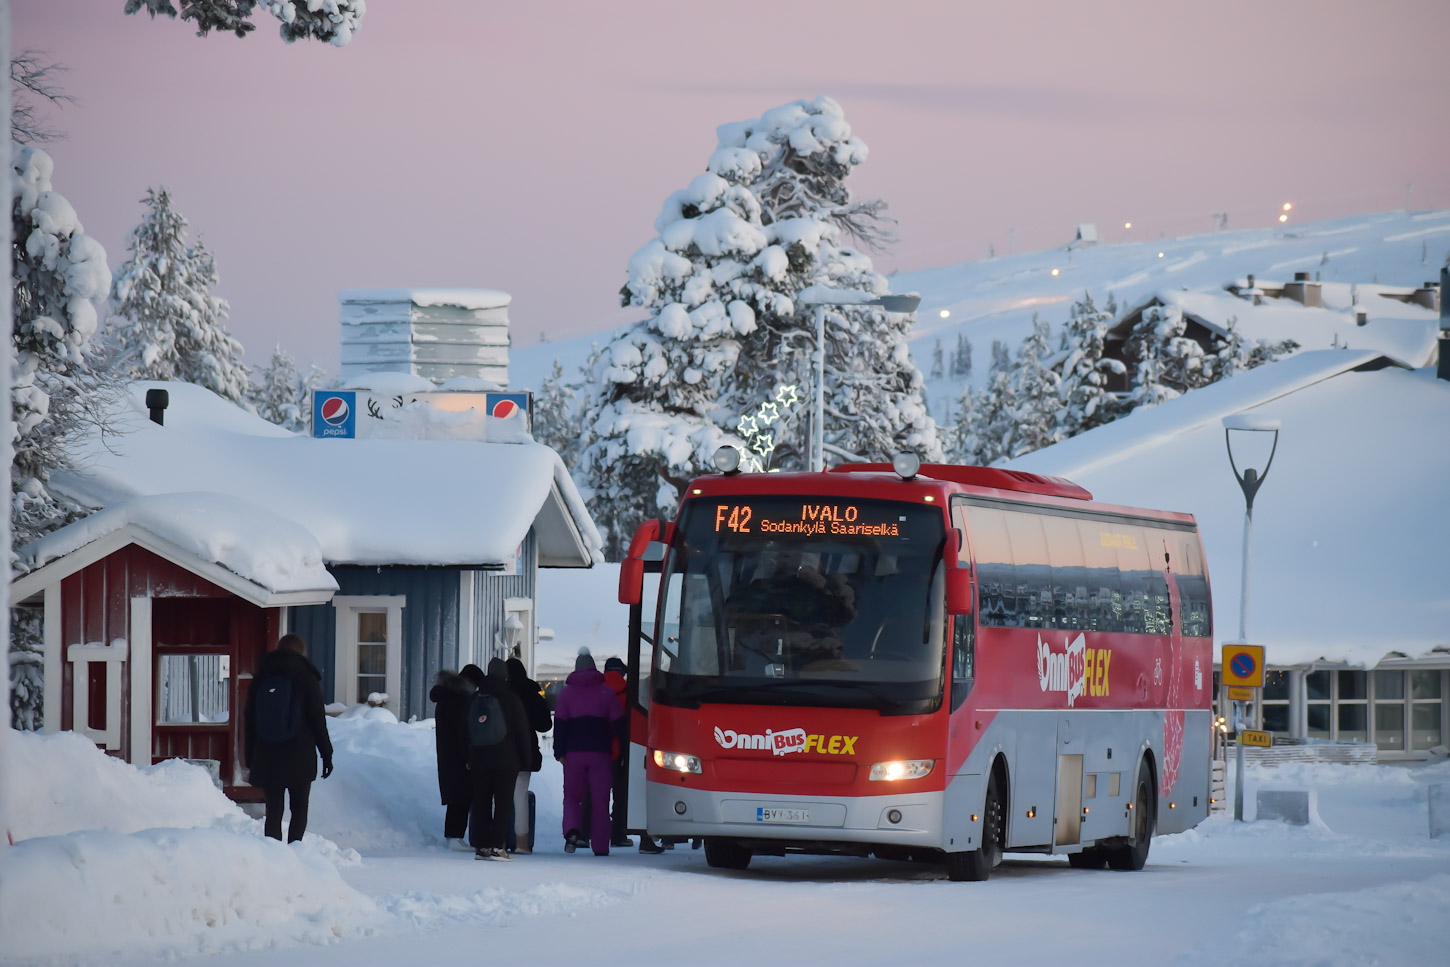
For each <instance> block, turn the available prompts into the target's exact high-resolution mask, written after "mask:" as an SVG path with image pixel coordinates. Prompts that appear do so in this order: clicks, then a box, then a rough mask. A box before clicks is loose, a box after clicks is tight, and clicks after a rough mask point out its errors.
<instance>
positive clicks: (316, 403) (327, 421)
mask: <svg viewBox="0 0 1450 967" xmlns="http://www.w3.org/2000/svg"><path fill="white" fill-rule="evenodd" d="M312 435H313V436H315V437H341V438H343V439H348V440H350V439H352V438H354V437H356V436H357V393H354V392H327V393H322V392H318V393H313V394H312Z"/></svg>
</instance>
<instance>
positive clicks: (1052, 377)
mask: <svg viewBox="0 0 1450 967" xmlns="http://www.w3.org/2000/svg"><path fill="white" fill-rule="evenodd" d="M1051 340H1052V327H1051V326H1049V325H1048V324H1047V323H1046V322H1043V321H1042V320H1041V319H1039V318H1038V317H1037V315H1036V314H1035V313H1034V314H1033V316H1032V333H1031V335H1029V336H1028V337H1027V338H1026V339H1024V340H1023V341H1022V345H1021V347H1020V348H1019V349H1018V350H1017V365H1016V367H1015V368H1014V369H1013V370H1012V379H1011V383H1010V389H1009V397H1008V398H1009V403H1008V405H1007V406H1006V407H1005V409H1006V410H1007V411H1008V412H1009V413H1010V421H1011V429H1010V432H1009V435H1008V437H1007V443H1006V448H1005V449H1006V454H1007V456H1008V457H1020V456H1022V455H1024V454H1027V453H1031V452H1032V451H1034V450H1041V449H1042V448H1043V447H1045V446H1048V445H1050V444H1053V443H1056V442H1057V441H1058V440H1061V439H1062V438H1063V429H1062V425H1061V424H1062V400H1061V397H1060V396H1059V387H1060V385H1061V382H1062V380H1061V378H1060V377H1059V376H1058V375H1057V373H1055V372H1054V371H1053V370H1052V369H1051V368H1049V367H1048V365H1047V357H1048V355H1049V353H1050V352H1051V351H1052V342H1051Z"/></svg>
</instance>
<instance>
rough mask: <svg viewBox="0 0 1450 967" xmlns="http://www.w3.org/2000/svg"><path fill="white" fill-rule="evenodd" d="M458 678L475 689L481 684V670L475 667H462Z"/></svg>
mask: <svg viewBox="0 0 1450 967" xmlns="http://www.w3.org/2000/svg"><path fill="white" fill-rule="evenodd" d="M458 677H459V678H462V679H463V680H464V681H466V682H469V683H470V684H472V685H473V687H474V688H477V687H478V686H480V685H482V684H483V669H482V668H479V667H478V666H477V665H464V666H463V667H462V668H461V669H459V672H458Z"/></svg>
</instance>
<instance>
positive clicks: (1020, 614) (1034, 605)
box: [1007, 514, 1052, 628]
mask: <svg viewBox="0 0 1450 967" xmlns="http://www.w3.org/2000/svg"><path fill="white" fill-rule="evenodd" d="M1007 536H1008V538H1009V540H1010V541H1011V543H1012V569H1013V573H1014V576H1015V577H1016V582H1015V584H1016V587H1015V591H1016V594H1015V597H1014V598H1013V599H1012V601H1011V603H1010V604H1009V607H1008V612H1007V614H1008V618H1007V624H1009V625H1011V626H1013V627H1017V628H1046V627H1048V624H1047V616H1048V612H1049V611H1050V610H1051V602H1052V569H1051V568H1050V567H1049V566H1048V563H1047V540H1046V539H1045V538H1044V537H1043V534H1042V517H1041V516H1040V515H1038V514H1008V515H1007Z"/></svg>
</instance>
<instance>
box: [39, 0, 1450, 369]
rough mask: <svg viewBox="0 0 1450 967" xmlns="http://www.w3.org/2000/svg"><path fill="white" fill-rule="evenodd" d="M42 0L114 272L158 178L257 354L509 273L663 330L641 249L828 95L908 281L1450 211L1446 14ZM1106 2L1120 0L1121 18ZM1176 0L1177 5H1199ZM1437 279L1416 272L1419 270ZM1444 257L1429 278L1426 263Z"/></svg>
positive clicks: (304, 357)
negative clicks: (1146, 245) (208, 19)
mask: <svg viewBox="0 0 1450 967" xmlns="http://www.w3.org/2000/svg"><path fill="white" fill-rule="evenodd" d="M123 6H124V4H123V2H122V0H15V2H14V3H13V4H12V10H13V17H14V26H13V41H12V42H13V43H14V45H15V47H16V48H17V49H23V48H27V47H33V48H40V49H42V50H44V51H47V52H48V53H49V54H50V56H51V57H53V58H54V59H55V60H58V61H60V62H62V63H64V64H66V65H68V66H69V67H70V68H71V71H70V73H69V75H68V76H67V77H66V79H65V81H66V85H67V86H68V88H69V89H70V91H71V92H72V93H73V94H75V95H76V96H77V97H78V98H79V99H80V104H79V105H77V106H73V107H70V108H67V109H65V110H63V111H59V112H53V113H52V114H51V115H50V117H49V120H50V122H51V123H52V125H53V126H55V127H57V128H60V129H62V130H64V131H66V132H67V133H68V135H69V137H68V140H66V141H64V142H61V143H59V144H54V145H51V146H49V148H48V150H50V152H51V153H52V155H53V156H54V157H55V161H56V171H55V186H56V188H57V190H59V191H60V192H61V193H62V194H64V195H65V196H66V197H67V198H69V199H70V201H71V202H72V203H73V204H74V206H75V208H76V210H77V212H78V213H79V214H80V217H81V219H82V221H83V222H84V223H85V225H86V228H87V230H88V231H89V232H90V233H91V234H93V235H95V236H96V237H97V238H99V239H100V241H101V242H102V243H103V244H104V245H105V246H106V250H107V252H108V253H109V254H110V257H111V265H112V268H113V269H114V268H116V267H117V266H119V265H120V264H121V262H122V261H123V260H124V259H125V257H126V252H125V235H126V232H127V230H128V229H129V228H130V227H131V225H133V224H134V223H135V222H136V221H137V220H138V218H139V217H140V214H141V208H140V206H139V204H138V202H137V199H139V198H140V197H141V195H142V193H143V192H144V191H145V189H146V187H147V186H148V185H156V184H166V185H168V186H170V188H171V189H172V192H173V196H174V199H175V203H176V205H177V207H178V208H179V209H180V211H181V212H182V213H183V214H185V215H186V216H187V218H188V219H189V220H190V222H191V225H192V228H193V229H194V230H199V231H201V232H202V233H203V234H204V237H205V239H206V242H207V244H208V245H209V246H210V247H211V248H212V249H213V250H214V251H215V253H216V257H217V265H218V268H219V270H220V273H221V285H220V287H219V289H218V294H220V295H222V296H224V297H225V298H227V299H228V300H230V302H231V307H232V315H231V327H232V330H233V331H234V332H235V333H236V334H237V336H238V337H239V338H240V339H241V340H242V341H243V342H244V343H245V344H246V345H247V347H248V355H249V358H250V359H251V360H253V361H254V362H265V360H266V358H267V356H268V355H269V353H270V350H271V346H272V344H273V343H274V342H278V341H280V342H281V343H282V344H283V345H284V346H286V347H288V348H289V349H291V350H292V352H293V353H294V355H296V356H297V357H298V359H299V361H301V362H304V363H305V362H307V361H309V360H312V361H316V362H318V363H320V364H322V365H323V366H325V367H327V368H328V369H329V370H331V371H334V372H335V371H336V366H337V303H336V293H337V291H338V290H340V289H345V288H370V287H391V286H423V285H428V286H474V287H484V288H499V289H504V290H506V291H508V292H511V293H513V296H514V302H513V309H512V313H511V314H512V319H513V325H514V342H515V345H529V344H532V343H534V342H536V341H537V340H538V339H539V336H540V333H547V334H548V336H549V337H550V338H551V339H557V338H563V337H566V336H570V335H574V334H578V333H582V332H589V331H593V330H598V329H601V328H604V327H606V326H608V325H612V324H615V323H618V322H622V321H625V320H627V319H630V318H635V317H638V315H640V313H639V312H638V311H633V312H629V311H625V310H621V309H620V308H619V307H618V296H617V293H618V291H619V287H620V286H621V285H622V284H623V282H624V276H625V266H626V262H627V260H628V258H629V256H630V254H631V253H633V252H634V251H635V249H637V248H638V247H639V246H641V245H643V244H644V243H645V242H647V241H649V240H650V239H651V238H652V237H653V235H654V232H653V229H652V227H651V226H652V223H653V221H654V218H655V216H656V215H657V214H658V212H659V209H660V205H661V203H662V202H663V200H664V198H665V196H666V195H668V194H669V193H670V192H671V191H674V190H676V189H677V188H680V187H683V186H684V185H685V184H686V183H687V182H688V181H689V180H690V179H691V178H692V177H694V175H695V174H697V173H698V172H700V171H701V170H703V168H704V164H705V161H706V159H707V158H708V157H709V154H710V152H711V151H712V150H713V148H714V146H715V133H714V132H715V127H716V126H717V125H719V124H721V123H724V122H727V121H737V120H743V119H745V118H750V117H757V116H759V114H760V113H761V112H762V111H765V110H767V109H769V108H771V107H775V106H777V105H778V104H781V103H784V102H786V101H789V100H792V99H794V98H798V97H811V96H815V95H817V94H828V95H830V96H832V97H834V98H836V100H838V101H839V102H840V103H841V104H842V106H843V107H844V108H845V110H846V116H847V119H848V120H849V121H850V122H851V123H852V125H853V127H854V129H855V131H856V133H857V134H858V135H860V136H861V137H862V138H863V139H865V141H866V142H867V143H868V144H869V145H870V146H871V157H870V160H869V161H868V162H867V163H866V164H865V165H863V166H862V167H861V168H860V169H859V171H858V173H857V175H856V176H854V178H853V183H854V190H855V191H856V193H857V194H858V196H863V197H869V196H876V197H881V198H884V199H886V200H887V202H889V204H890V210H891V214H892V215H894V216H895V217H896V218H897V219H898V220H899V225H898V226H897V231H898V234H899V240H898V242H897V243H896V245H895V246H894V248H893V249H892V250H891V251H889V252H886V253H881V254H879V255H877V256H876V265H877V267H878V268H879V269H881V270H883V271H890V270H893V269H903V270H905V269H917V268H925V267H928V266H933V265H943V264H950V263H955V262H963V261H969V260H975V259H979V258H982V257H984V256H985V255H986V254H987V246H988V245H989V244H995V245H996V248H997V251H998V253H999V254H1005V253H1006V252H1007V250H1008V245H1009V237H1010V232H1011V230H1012V229H1013V228H1015V229H1016V235H1015V245H1016V249H1017V251H1025V250H1029V249H1040V248H1047V247H1051V246H1054V245H1059V244H1064V243H1066V242H1067V241H1068V240H1070V239H1071V237H1072V233H1073V229H1074V227H1075V225H1076V223H1078V222H1079V221H1092V222H1096V223H1097V225H1098V227H1099V229H1100V231H1102V233H1103V235H1104V236H1105V237H1106V238H1107V239H1109V240H1113V239H1116V238H1118V237H1121V236H1122V235H1123V232H1122V230H1121V225H1122V223H1123V221H1124V220H1125V219H1131V220H1132V221H1133V223H1134V229H1133V231H1132V237H1134V238H1151V237H1156V236H1157V235H1159V234H1160V233H1165V234H1168V235H1185V234H1196V233H1199V232H1204V231H1208V230H1210V229H1211V227H1212V222H1211V220H1210V214H1211V213H1212V212H1217V211H1224V210H1227V211H1228V212H1229V213H1230V227H1237V228H1247V227H1257V226H1263V225H1267V224H1269V223H1270V222H1271V221H1272V220H1273V219H1274V218H1275V217H1276V215H1277V213H1278V208H1279V205H1280V204H1281V203H1282V202H1283V201H1285V200H1292V201H1293V202H1294V203H1295V205H1296V210H1295V217H1296V219H1297V220H1313V219H1319V218H1330V217H1336V216H1341V215H1347V214H1353V213H1357V212H1365V211H1377V210H1385V209H1391V208H1402V207H1404V205H1405V197H1406V196H1405V186H1406V184H1407V183H1411V182H1412V183H1413V184H1414V186H1415V187H1414V194H1413V199H1412V205H1413V206H1414V207H1416V208H1424V207H1431V206H1436V207H1450V125H1447V123H1446V117H1447V111H1450V97H1447V95H1450V82H1447V78H1446V43H1447V37H1450V4H1446V3H1445V2H1444V0H1405V2H1381V3H1375V4H1369V3H1364V2H1362V0H1342V2H1327V0H1326V2H1302V3H1287V2H1274V3H1263V2H1259V0H1250V2H1238V0H1233V2H1220V3H1213V4H1196V5H1193V7H1192V8H1191V9H1188V8H1187V5H1183V4H1165V3H1161V2H1144V3H1137V2H1133V3H1127V2H1120V3H1114V4H1112V5H1110V6H1109V5H1104V4H1085V3H1080V2H1074V3H1045V4H1043V3H1010V4H1000V3H994V4H985V3H965V2H950V3H949V2H942V3H934V4H927V3H906V2H897V3H892V4H887V3H884V2H876V3H866V2H854V0H833V2H811V3H787V2H782V0H776V2H766V3H756V2H739V0H737V2H735V3H732V4H727V5H721V4H702V3H684V2H678V0H661V2H650V3H636V2H624V0H621V2H614V3H608V4H606V3H558V2H556V3H523V4H512V5H509V6H507V7H504V6H503V5H500V4H494V3H487V2H483V0H371V2H370V3H369V10H368V14H367V18H366V20H365V22H364V26H363V29H362V31H361V32H360V33H359V34H358V36H357V37H356V38H355V39H354V40H353V42H352V44H351V45H350V46H348V47H346V48H343V49H335V48H332V47H328V46H324V45H319V44H315V43H307V44H304V43H299V44H294V45H291V46H288V45H285V44H283V43H281V42H280V41H279V40H277V39H276V37H275V32H274V28H273V26H272V21H271V20H270V18H269V17H267V16H266V15H261V14H259V15H258V17H257V21H258V23H259V29H258V30H257V31H256V32H255V33H254V34H253V35H252V36H251V37H249V38H248V39H246V40H237V39H235V38H234V37H232V36H231V35H224V36H215V35H214V36H211V37H208V38H205V39H202V38H198V37H196V36H194V34H193V32H192V30H191V29H190V27H189V26H188V25H185V24H182V23H181V22H179V21H178V22H170V21H165V20H158V21H156V22H154V23H153V22H151V21H150V20H149V19H148V18H146V17H144V16H139V17H125V16H123V15H122V14H121V10H122V8H123ZM1089 8H1098V9H1097V10H1096V12H1094V11H1093V10H1090V9H1089ZM1169 8H1174V9H1169ZM1416 268H1417V269H1418V266H1416ZM1417 278H1418V276H1417Z"/></svg>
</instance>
